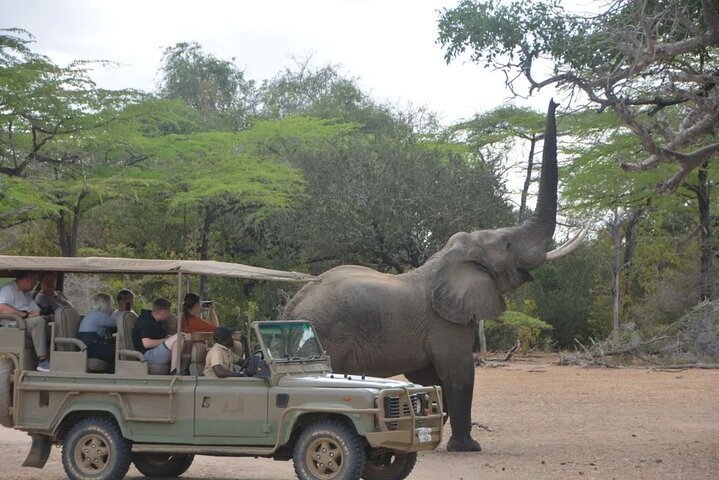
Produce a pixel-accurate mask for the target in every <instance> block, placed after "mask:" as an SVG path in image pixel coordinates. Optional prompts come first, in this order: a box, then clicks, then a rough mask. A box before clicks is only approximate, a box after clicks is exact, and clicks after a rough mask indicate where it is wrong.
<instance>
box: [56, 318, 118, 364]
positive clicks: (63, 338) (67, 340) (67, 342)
mask: <svg viewBox="0 0 719 480" xmlns="http://www.w3.org/2000/svg"><path fill="white" fill-rule="evenodd" d="M54 316H55V326H54V328H53V330H52V331H53V333H52V339H51V342H52V345H51V347H52V348H51V354H50V362H51V364H50V367H51V369H52V370H53V371H82V372H85V371H87V372H91V373H106V372H107V371H108V368H109V365H108V364H107V362H106V361H104V360H100V359H99V358H87V345H85V343H84V342H83V341H82V340H80V339H78V338H77V332H78V329H79V328H80V321H81V320H80V315H79V314H78V313H77V310H75V309H74V308H72V307H65V306H62V307H58V308H57V309H56V310H55V314H54Z"/></svg>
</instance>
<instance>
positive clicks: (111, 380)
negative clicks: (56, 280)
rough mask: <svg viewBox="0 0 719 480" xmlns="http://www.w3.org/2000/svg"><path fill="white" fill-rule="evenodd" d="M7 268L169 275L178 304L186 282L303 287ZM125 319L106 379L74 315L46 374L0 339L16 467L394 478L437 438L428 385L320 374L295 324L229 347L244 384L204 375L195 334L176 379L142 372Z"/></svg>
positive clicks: (115, 266) (235, 269)
mask: <svg viewBox="0 0 719 480" xmlns="http://www.w3.org/2000/svg"><path fill="white" fill-rule="evenodd" d="M19 270H30V271H40V270H43V271H50V270H52V271H58V272H65V273H70V272H72V273H88V272H90V273H127V274H171V275H176V276H177V278H178V300H181V297H182V294H183V289H182V285H183V282H182V279H183V275H187V274H202V275H222V276H228V277H236V278H241V279H247V278H252V279H258V280H279V281H316V280H315V278H314V277H311V276H308V275H303V274H298V273H294V272H280V271H274V270H266V269H261V268H256V267H248V266H245V265H238V264H229V263H221V262H205V261H171V260H141V259H118V258H51V257H9V256H0V276H12V274H13V273H14V272H16V271H19ZM178 304H179V301H178ZM136 319H137V317H136V316H135V315H134V313H132V312H128V313H126V314H125V315H124V316H123V317H122V318H121V320H120V321H119V322H118V331H117V335H116V347H117V348H116V354H115V355H116V356H115V361H116V367H115V371H114V373H104V372H103V370H102V365H101V364H98V363H97V362H93V361H92V360H93V359H88V358H87V352H86V348H85V345H84V344H83V343H82V342H81V341H80V340H78V339H77V327H78V323H79V321H80V316H79V315H78V314H77V313H76V312H74V311H73V309H59V310H58V311H56V312H55V318H54V322H53V324H52V328H51V337H50V341H51V349H50V350H51V352H50V372H39V371H35V362H36V360H35V355H34V351H33V349H32V344H31V342H29V341H28V340H27V339H26V338H25V335H24V332H23V331H21V330H18V329H16V328H2V329H0V356H2V357H3V358H2V360H0V423H1V424H2V425H3V426H5V427H9V428H15V429H18V430H22V431H25V432H27V433H28V434H29V435H30V436H31V437H32V446H31V449H30V452H29V454H28V456H27V458H26V460H25V462H24V463H23V465H24V466H29V467H36V468H42V467H44V465H45V463H46V462H47V459H48V456H49V454H50V451H51V448H52V445H53V444H55V445H58V446H61V447H62V462H63V466H64V468H65V472H66V474H67V476H68V477H69V478H71V479H73V480H75V479H121V478H123V477H124V476H125V475H126V473H127V471H128V469H129V466H130V463H134V465H135V467H136V468H137V469H138V470H139V471H140V472H141V473H142V474H144V475H145V476H148V477H176V476H179V475H182V474H183V473H184V472H185V471H186V470H187V469H188V468H189V467H190V465H191V464H192V461H193V458H194V456H195V455H214V456H238V457H239V456H251V457H268V458H273V459H275V460H289V459H292V460H293V461H294V467H295V472H296V473H297V476H298V478H300V479H303V480H304V479H336V480H354V479H358V478H360V477H362V478H365V479H367V480H375V479H376V480H379V479H383V480H394V479H397V480H399V479H403V478H405V477H406V476H407V475H409V473H410V472H411V470H412V468H413V467H414V464H415V461H416V455H417V453H416V452H417V451H420V450H431V449H434V448H435V447H437V446H438V445H439V443H440V442H441V439H442V419H443V412H442V394H441V390H440V388H439V387H436V386H430V387H423V386H418V385H414V384H412V383H407V382H399V381H394V380H388V379H379V378H368V377H364V376H354V375H353V376H348V375H342V374H338V373H333V372H332V370H331V368H330V359H329V357H328V356H327V355H326V354H325V353H324V350H323V349H322V346H321V344H320V341H319V339H318V338H317V336H316V334H315V331H314V329H313V328H312V325H311V324H310V323H308V322H303V321H277V322H255V323H253V324H252V325H251V326H250V329H249V332H247V334H246V335H242V336H240V338H241V339H242V340H243V342H240V343H239V345H237V344H236V347H235V348H236V349H237V351H238V353H241V355H242V358H243V359H244V361H245V370H246V373H247V375H248V376H247V377H244V378H209V377H205V376H203V375H202V371H203V368H204V361H205V358H204V356H205V355H206V349H207V347H206V343H205V341H206V339H207V335H205V337H204V338H203V337H202V336H201V334H193V337H192V339H191V341H189V342H187V343H186V344H185V345H181V348H178V349H177V355H182V358H181V359H178V364H182V365H183V369H182V370H184V369H185V367H186V368H187V370H188V371H189V374H184V375H183V374H177V375H169V374H168V372H167V371H161V372H157V371H151V370H150V369H148V365H147V363H146V362H145V360H144V357H143V356H142V355H141V354H140V353H139V352H137V351H135V350H134V348H133V346H132V340H131V335H130V333H131V331H132V326H133V325H134V322H135V320H136ZM177 323H178V325H177V326H176V327H174V328H176V329H181V328H182V319H180V320H179V321H178V322H177ZM172 329H173V327H172V326H171V325H169V326H168V330H169V331H170V333H172ZM198 335H200V336H199V337H198ZM178 341H182V340H181V339H180V340H178ZM183 352H184V355H183ZM187 352H190V353H189V354H188V353H187ZM178 370H180V369H178Z"/></svg>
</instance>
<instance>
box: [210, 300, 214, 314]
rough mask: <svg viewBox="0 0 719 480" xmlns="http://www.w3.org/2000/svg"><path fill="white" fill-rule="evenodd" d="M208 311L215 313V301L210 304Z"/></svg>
mask: <svg viewBox="0 0 719 480" xmlns="http://www.w3.org/2000/svg"><path fill="white" fill-rule="evenodd" d="M210 313H215V302H212V303H211V304H210Z"/></svg>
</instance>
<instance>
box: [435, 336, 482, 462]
mask: <svg viewBox="0 0 719 480" xmlns="http://www.w3.org/2000/svg"><path fill="white" fill-rule="evenodd" d="M435 369H436V370H437V373H438V374H439V378H440V379H441V381H442V391H443V393H444V395H445V397H446V399H447V403H446V405H447V410H448V411H449V412H451V415H450V417H449V422H450V425H451V426H452V436H451V437H450V439H449V441H448V442H447V450H449V451H452V452H476V451H481V450H482V447H481V446H480V445H479V442H477V441H476V440H474V439H473V438H472V435H471V433H470V432H471V430H472V395H473V393H474V362H473V360H472V352H471V350H470V349H469V348H468V351H467V354H466V355H456V354H455V355H454V358H447V357H444V358H441V357H440V358H438V359H437V360H436V362H435Z"/></svg>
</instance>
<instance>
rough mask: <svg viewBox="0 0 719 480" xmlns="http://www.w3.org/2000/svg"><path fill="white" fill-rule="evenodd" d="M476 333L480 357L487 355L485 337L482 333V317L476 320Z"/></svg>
mask: <svg viewBox="0 0 719 480" xmlns="http://www.w3.org/2000/svg"><path fill="white" fill-rule="evenodd" d="M477 334H478V335H479V355H480V357H481V358H484V357H486V356H487V338H486V337H485V335H484V319H480V320H479V322H477Z"/></svg>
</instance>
